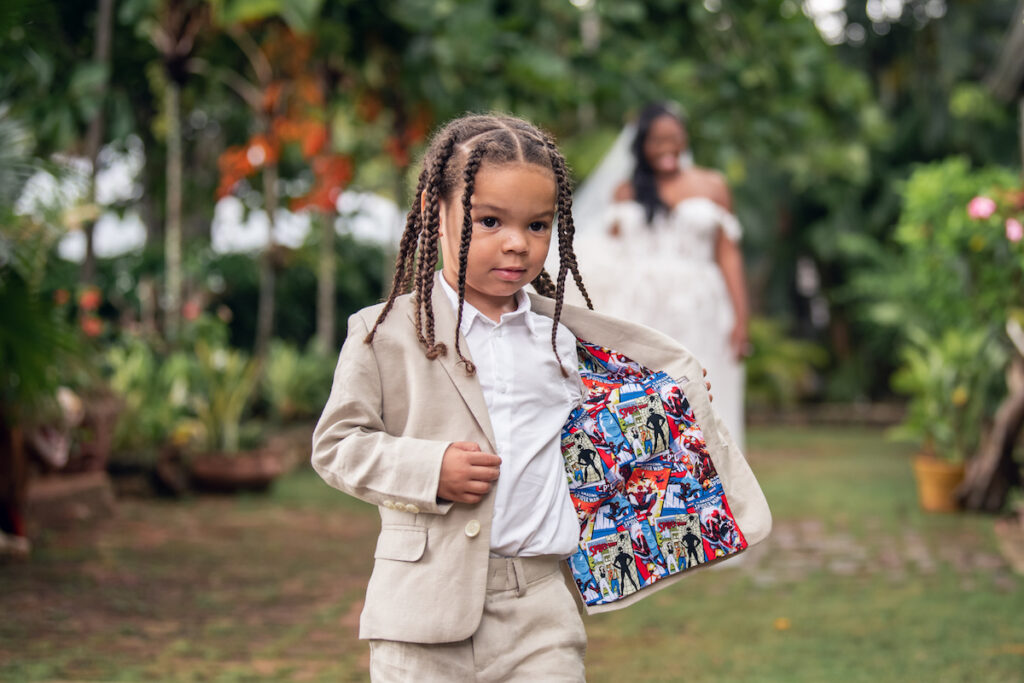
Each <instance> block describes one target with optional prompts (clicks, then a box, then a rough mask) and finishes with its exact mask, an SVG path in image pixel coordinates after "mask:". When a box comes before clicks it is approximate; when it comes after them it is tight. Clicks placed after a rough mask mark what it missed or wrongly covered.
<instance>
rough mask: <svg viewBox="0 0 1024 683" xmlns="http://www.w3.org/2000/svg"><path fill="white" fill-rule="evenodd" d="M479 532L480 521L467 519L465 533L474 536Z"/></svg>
mask: <svg viewBox="0 0 1024 683" xmlns="http://www.w3.org/2000/svg"><path fill="white" fill-rule="evenodd" d="M479 533H480V522H479V521H477V520H475V519H471V520H469V522H468V523H467V524H466V535H467V536H469V537H470V538H476V536H477V534H479Z"/></svg>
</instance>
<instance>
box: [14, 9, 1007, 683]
mask: <svg viewBox="0 0 1024 683" xmlns="http://www.w3.org/2000/svg"><path fill="white" fill-rule="evenodd" d="M655 100H672V101H675V102H677V103H679V104H680V105H682V107H683V108H684V109H685V111H686V115H687V127H688V130H689V134H690V141H691V146H692V150H693V153H694V156H695V158H696V162H697V163H698V164H700V165H702V166H709V167H713V168H717V169H720V170H721V171H722V172H723V173H724V175H725V177H726V179H727V180H728V183H729V185H730V187H731V189H732V191H733V193H734V203H735V210H736V213H737V215H738V217H739V218H740V221H741V222H742V224H743V226H744V229H745V232H744V237H743V243H742V247H743V253H744V258H745V261H746V266H747V271H746V275H747V279H748V283H749V293H750V296H751V304H752V313H753V318H752V321H751V340H752V343H753V355H752V356H751V357H750V358H749V359H748V364H747V374H748V386H747V394H746V396H747V408H748V414H749V422H750V425H751V427H750V433H749V439H748V440H749V443H748V451H749V457H750V460H751V463H752V465H753V467H754V470H755V473H756V474H757V475H758V477H759V478H760V479H761V480H762V484H763V486H764V488H765V490H766V493H767V494H768V497H769V502H770V504H771V505H772V508H773V510H774V512H775V516H776V531H775V534H774V535H773V537H772V538H771V539H770V540H769V541H767V542H765V543H764V544H762V545H761V546H758V547H757V548H754V549H752V550H751V551H750V552H749V553H747V555H746V558H745V559H743V558H741V559H739V560H737V561H735V562H733V563H731V564H726V565H724V566H723V567H722V568H721V569H720V570H717V571H713V570H709V571H705V572H700V573H698V574H697V575H696V576H694V577H692V578H691V579H689V580H688V582H682V583H680V584H679V586H678V588H676V589H673V590H671V591H663V592H661V593H659V594H658V596H657V597H656V598H652V599H651V600H648V601H645V602H644V603H641V605H640V606H638V607H637V608H633V609H630V610H626V611H625V612H621V613H616V614H612V615H607V616H602V617H601V618H595V619H591V620H589V621H588V631H589V633H590V637H591V645H590V651H589V654H588V672H589V677H590V679H592V680H595V681H602V680H609V681H611V680H620V679H623V678H626V677H629V678H631V679H633V680H652V681H653V680H659V681H661V680H663V681H675V680H691V679H692V680H786V681H790V680H869V679H870V680H995V681H1004V680H1005V681H1010V680H1020V677H1021V672H1022V671H1024V588H1022V586H1024V584H1022V579H1021V575H1020V572H1021V571H1024V569H1022V567H1024V561H1022V559H1021V558H1022V555H1024V527H1022V521H1021V519H1022V513H1021V512H1020V510H1021V502H1020V501H1021V497H1020V493H1019V483H1020V460H1019V456H1020V454H1019V448H1018V446H1017V442H1018V441H1019V440H1020V439H1019V437H1020V432H1021V425H1022V422H1024V332H1022V331H1021V323H1022V322H1024V241H1022V233H1024V228H1022V226H1021V221H1024V185H1022V181H1021V156H1022V144H1024V142H1022V140H1024V123H1022V121H1024V3H1021V2H1018V1H1017V0H986V1H984V2H981V1H976V0H867V1H866V2H864V1H863V0H860V1H855V0H805V1H804V2H797V1H796V0H744V1H743V2H733V1H731V0H703V2H674V1H671V0H647V1H632V0H617V1H614V2H610V1H606V0H571V1H570V0H479V1H476V0H474V1H464V0H388V1H382V2H373V3H370V2H359V1H356V0H90V1H85V2H71V1H63V2H61V1H57V0H32V1H29V0H6V1H5V2H4V3H3V5H2V7H0V230H2V232H0V458H2V460H0V498H2V500H0V503H2V505H0V508H2V509H0V527H2V531H3V536H2V537H0V538H2V539H3V545H2V546H0V606H2V608H0V613H3V614H4V617H3V619H2V620H0V678H2V679H4V680H17V681H21V680H26V681H28V680H139V681H141V680H365V679H366V677H367V674H366V661H367V659H366V649H365V645H364V644H363V643H360V642H359V641H358V640H357V639H356V622H357V618H358V613H359V609H360V607H361V600H362V588H363V586H364V585H365V580H366V577H367V576H368V572H369V569H370V566H371V562H372V561H371V556H372V547H373V540H374V538H375V533H376V520H375V517H376V513H375V511H374V510H372V509H369V508H368V507H367V506H365V505H363V504H361V503H358V502H357V501H352V500H349V499H346V498H345V497H344V496H342V495H341V494H340V493H337V492H335V491H332V490H331V489H329V488H327V487H326V485H324V484H322V483H321V482H320V481H319V480H318V479H317V478H316V476H315V475H314V474H313V473H312V472H311V470H310V469H309V467H308V464H307V461H308V455H309V434H310V431H311V425H312V422H313V421H315V419H316V417H317V416H318V415H319V411H320V409H321V407H322V405H323V402H324V400H325V399H326V395H327V392H328V390H329V387H330V381H331V376H332V373H333V368H334V361H335V359H336V356H337V352H338V348H339V346H340V343H341V341H342V340H343V339H344V335H345V324H346V319H347V317H348V315H349V314H350V313H352V312H353V311H355V310H358V309H359V308H361V307H363V306H366V305H369V304H372V303H374V302H376V301H378V300H380V298H381V297H382V296H384V295H386V288H387V286H388V284H389V282H390V274H391V262H392V259H393V257H394V249H395V244H396V241H397V237H398V235H399V234H400V231H401V228H402V225H403V223H404V214H405V211H406V210H407V208H408V205H409V202H410V200H411V194H412V190H413V189H414V186H415V178H416V172H417V168H416V164H417V160H418V157H419V155H420V154H421V153H422V151H423V149H424V145H425V143H426V140H427V139H428V137H429V134H430V132H431V131H432V130H434V129H435V128H436V127H437V126H438V125H440V124H442V123H443V122H444V121H446V120H447V119H449V118H451V117H453V116H457V115H459V114H462V113H464V112H466V111H490V110H500V111H506V112H511V113H514V114H516V115H520V116H523V117H526V118H528V119H530V120H532V121H534V122H535V123H537V124H539V125H541V126H543V127H544V128H546V129H548V130H550V131H551V132H552V133H553V134H554V135H555V136H556V137H557V138H558V140H559V144H560V146H561V148H562V150H563V152H564V153H565V155H566V157H567V159H568V161H569V163H570V165H571V167H572V171H573V176H574V179H575V180H576V182H581V181H582V180H584V179H585V178H586V177H587V174H588V173H589V172H590V170H592V169H593V168H594V167H595V166H596V164H597V163H598V162H599V161H600V159H601V158H602V157H603V156H604V154H605V153H606V152H607V150H608V148H609V146H610V145H611V143H612V142H613V140H614V139H615V137H616V136H617V135H618V133H619V131H620V130H621V128H622V126H623V125H624V124H625V123H626V122H627V121H628V120H629V119H630V117H631V116H632V115H634V114H635V113H636V112H637V111H638V110H639V109H640V108H641V107H642V106H643V105H644V104H646V103H648V102H650V101H655ZM596 303H597V304H598V307H600V302H596ZM929 469H941V470H943V472H942V473H940V476H944V477H946V478H947V479H948V478H949V477H952V480H951V484H950V487H949V492H948V494H947V498H946V499H944V500H940V501H939V502H938V503H936V504H935V505H937V507H939V508H942V507H946V508H949V509H951V510H955V511H954V512H945V513H931V512H925V511H924V510H923V509H922V505H932V502H931V499H930V498H922V497H921V496H927V495H929V494H928V492H929V491H931V489H930V488H928V487H929V486H930V484H926V483H925V484H918V483H917V480H915V473H918V474H922V475H923V472H924V470H929ZM214 492H216V493H214ZM227 493H229V494H230V495H225V494H227Z"/></svg>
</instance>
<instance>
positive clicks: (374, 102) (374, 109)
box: [356, 94, 383, 123]
mask: <svg viewBox="0 0 1024 683" xmlns="http://www.w3.org/2000/svg"><path fill="white" fill-rule="evenodd" d="M382 108H383V107H382V105H381V101H380V100H379V99H378V98H377V96H376V95H372V94H366V95H363V96H362V97H360V98H359V99H358V100H356V113H357V114H359V116H360V118H362V119H363V120H364V121H366V122H367V123H373V122H374V121H376V120H377V117H378V116H379V115H380V110H381V109H382Z"/></svg>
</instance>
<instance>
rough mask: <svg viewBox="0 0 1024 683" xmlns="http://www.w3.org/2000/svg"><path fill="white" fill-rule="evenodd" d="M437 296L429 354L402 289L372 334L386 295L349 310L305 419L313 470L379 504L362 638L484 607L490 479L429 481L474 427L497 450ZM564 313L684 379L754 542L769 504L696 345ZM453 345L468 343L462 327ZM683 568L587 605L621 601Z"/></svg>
mask: <svg viewBox="0 0 1024 683" xmlns="http://www.w3.org/2000/svg"><path fill="white" fill-rule="evenodd" d="M530 298H531V305H532V306H533V310H534V311H537V312H538V313H541V314H544V315H547V316H551V315H552V314H553V311H554V302H553V301H552V300H551V299H547V298H544V297H540V296H537V295H534V294H531V295H530ZM433 305H434V319H435V326H434V329H435V333H436V335H437V339H438V341H442V342H444V343H445V344H447V346H448V353H447V354H446V355H444V356H442V357H440V358H438V359H437V360H433V361H431V360H428V359H427V357H426V356H425V355H424V353H423V348H422V346H420V344H419V342H418V341H417V339H416V334H415V328H414V327H413V322H412V321H413V315H414V306H413V302H412V299H411V296H410V295H405V296H401V297H399V298H398V299H396V301H395V304H394V308H393V309H392V311H391V312H390V313H389V314H388V318H387V320H386V321H385V322H384V323H383V324H382V325H381V326H380V328H378V330H377V334H376V336H375V337H374V340H373V343H372V344H369V345H368V344H364V343H363V338H364V337H365V336H366V334H367V332H368V331H369V330H370V329H372V327H373V324H374V321H375V320H376V319H377V316H378V315H379V314H380V311H381V308H382V304H378V305H377V306H371V307H369V308H365V309H363V310H361V311H359V312H358V313H355V314H354V315H352V316H351V317H350V318H349V322H348V338H347V339H346V340H345V344H344V346H343V347H342V349H341V355H340V357H339V359H338V367H337V369H336V371H335V374H334V384H333V386H332V389H331V396H330V398H329V399H328V401H327V405H326V407H325V408H324V411H323V414H322V415H321V417H320V420H319V422H318V423H317V426H316V429H315V431H314V433H313V456H312V462H313V467H314V468H315V469H316V471H317V472H318V473H319V474H320V476H321V477H323V479H324V480H325V481H326V482H327V483H328V484H330V485H331V486H333V487H335V488H337V489H339V490H341V491H344V492H345V493H348V494H350V495H353V496H355V497H357V498H359V499H361V500H364V501H366V502H368V503H372V504H374V505H377V506H378V507H379V509H380V516H381V531H380V536H379V537H378V540H377V547H376V550H375V551H374V559H375V561H374V567H373V573H372V575H371V576H370V582H369V585H368V586H367V589H366V602H365V606H364V608H363V613H362V617H361V619H360V627H359V637H360V638H364V639H371V638H381V639H386V640H398V641H405V642H415V643H444V642H454V641H459V640H463V639H465V638H468V637H470V636H471V635H472V634H473V633H474V632H475V631H476V629H477V626H478V625H479V623H480V619H481V615H482V613H483V602H484V594H485V592H486V573H487V561H488V554H489V550H490V548H489V541H490V536H491V533H490V532H491V517H492V514H493V508H494V496H493V491H492V493H491V494H489V495H487V496H486V497H484V499H483V500H482V501H481V502H480V503H478V504H476V505H465V504H452V503H439V502H438V501H437V486H438V479H439V475H440V470H441V459H442V457H443V455H444V452H445V449H446V448H447V447H448V445H449V444H450V443H452V442H453V441H475V442H477V443H478V444H480V448H481V449H483V450H485V451H488V452H491V453H494V452H496V448H495V445H494V434H493V430H492V429H491V424H490V420H489V418H488V414H487V406H486V404H485V403H484V397H483V392H482V390H481V388H480V384H479V382H478V381H477V379H476V377H470V376H467V375H466V372H465V370H464V369H463V368H462V367H460V366H458V365H456V357H455V352H454V343H453V342H454V331H455V314H454V311H453V310H452V306H451V303H449V301H448V299H447V298H446V297H445V296H444V293H443V292H442V291H441V288H440V286H435V287H434V294H433ZM561 321H562V323H563V324H565V325H566V326H567V327H568V328H569V329H570V330H571V331H572V332H573V333H574V334H575V335H576V336H577V337H580V338H582V339H585V340H586V341H589V342H592V343H595V344H599V345H601V346H605V347H608V348H611V349H614V350H616V351H619V352H620V353H623V354H625V355H626V356H629V357H631V358H632V359H633V360H635V361H637V362H639V363H641V364H642V365H645V366H647V367H649V368H654V369H658V370H663V371H664V372H666V373H667V374H668V375H670V376H671V377H673V378H674V379H675V380H676V381H677V382H678V383H679V386H680V387H681V388H682V389H683V392H684V393H685V394H686V397H687V398H688V399H689V401H690V404H691V406H692V407H693V410H694V413H695V415H696V417H697V420H698V422H699V423H700V424H701V425H702V428H703V431H704V437H705V441H706V443H707V447H708V450H709V452H710V454H711V456H712V459H713V460H714V463H715V467H716V469H717V470H718V473H719V476H720V477H721V479H722V482H723V486H724V488H725V491H726V494H727V496H728V498H729V502H730V506H731V509H732V512H733V515H734V517H735V518H736V522H737V524H738V525H739V527H740V529H741V530H742V531H743V533H744V535H745V537H746V539H747V541H748V543H750V544H753V543H756V542H758V541H760V540H761V539H763V538H764V537H765V536H767V535H768V532H769V530H770V528H771V515H770V513H769V511H768V504H767V502H766V501H765V499H764V495H763V494H762V493H761V489H760V487H759V486H758V485H757V482H756V480H755V479H754V476H753V474H752V473H751V471H750V468H749V466H748V465H747V463H746V460H745V459H744V458H743V456H742V454H741V453H740V451H739V449H738V448H737V447H736V444H735V443H733V441H732V439H731V437H729V435H728V434H727V432H726V431H725V429H723V428H721V427H720V426H719V425H718V422H717V420H716V418H715V416H714V413H713V412H712V410H711V406H710V403H709V401H708V396H707V391H706V389H705V387H704V382H703V381H702V378H701V367H700V364H699V363H698V362H697V360H696V359H695V358H694V357H693V355H692V354H690V353H689V352H688V351H687V350H686V349H685V348H683V347H682V346H680V345H679V344H677V343H676V342H674V341H673V340H672V339H670V338H668V337H666V336H665V335H662V334H660V333H659V332H655V331H654V330H651V329H649V328H646V327H642V326H640V325H634V324H631V323H627V322H624V321H621V320H618V319H615V318H611V317H608V316H604V315H601V314H598V313H594V312H592V311H589V310H587V309H583V308H577V307H574V306H568V305H566V306H564V307H563V310H562V316H561ZM460 345H461V348H462V349H463V353H464V354H467V356H468V352H467V344H466V342H465V339H461V341H460ZM681 576H682V574H677V575H674V576H671V577H668V578H666V579H663V580H662V581H659V582H657V583H655V584H653V585H651V586H649V587H647V588H645V589H644V590H641V591H639V592H637V593H634V594H633V595H630V596H629V597H627V598H625V599H623V600H620V601H618V602H615V603H613V604H611V605H605V606H598V607H588V608H587V611H588V612H590V613H595V612H601V611H607V610H609V609H618V608H621V607H625V606H627V605H629V604H631V603H632V602H635V601H637V600H640V599H643V598H645V597H647V596H649V595H651V594H653V593H655V592H657V591H658V590H660V589H661V588H664V587H665V586H667V585H669V584H671V583H674V582H675V581H676V580H678V579H679V578H680V577H681ZM570 583H571V582H570ZM573 593H574V594H575V595H576V597H577V599H578V598H579V595H578V594H577V592H576V591H575V590H573ZM581 604H582V603H581Z"/></svg>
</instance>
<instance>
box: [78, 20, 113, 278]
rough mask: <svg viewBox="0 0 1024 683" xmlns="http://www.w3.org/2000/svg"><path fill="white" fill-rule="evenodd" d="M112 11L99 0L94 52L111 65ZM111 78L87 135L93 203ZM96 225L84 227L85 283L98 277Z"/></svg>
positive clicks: (96, 58)
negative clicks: (95, 243)
mask: <svg viewBox="0 0 1024 683" xmlns="http://www.w3.org/2000/svg"><path fill="white" fill-rule="evenodd" d="M113 14H114V0H99V6H98V8H97V12H96V43H95V45H94V46H93V52H92V59H93V61H94V62H96V63H97V64H102V65H106V66H109V64H110V36H111V23H112V22H111V18H112V17H113ZM109 81H110V77H109V75H108V76H107V77H106V78H104V79H103V83H102V84H101V85H100V87H99V93H98V96H99V108H98V109H97V110H96V116H94V117H93V119H92V121H90V122H89V130H88V132H87V133H86V136H85V154H86V156H87V157H89V201H90V202H92V203H95V202H96V164H97V161H98V159H99V156H100V149H101V148H102V147H103V134H104V129H105V125H104V124H105V119H104V116H103V107H104V105H105V102H104V100H106V96H107V84H108V83H109ZM95 228H96V221H95V220H88V221H86V223H85V225H83V226H82V229H83V231H84V232H85V259H84V260H83V261H82V271H81V275H80V277H81V280H82V282H90V283H91V282H93V281H94V280H95V279H96V249H95V247H94V245H93V232H94V230H95Z"/></svg>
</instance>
